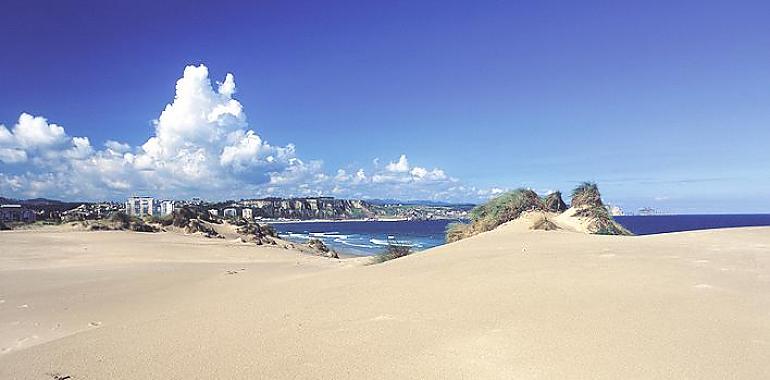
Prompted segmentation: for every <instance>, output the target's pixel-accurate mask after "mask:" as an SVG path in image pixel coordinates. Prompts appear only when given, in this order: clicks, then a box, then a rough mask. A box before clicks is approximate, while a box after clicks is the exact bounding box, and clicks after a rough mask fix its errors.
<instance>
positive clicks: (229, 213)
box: [222, 208, 238, 218]
mask: <svg viewBox="0 0 770 380" xmlns="http://www.w3.org/2000/svg"><path fill="white" fill-rule="evenodd" d="M222 215H223V216H224V217H225V218H235V216H236V215H238V210H236V209H234V208H226V209H224V210H223V211H222Z"/></svg>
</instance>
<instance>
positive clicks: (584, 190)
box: [571, 182, 604, 207]
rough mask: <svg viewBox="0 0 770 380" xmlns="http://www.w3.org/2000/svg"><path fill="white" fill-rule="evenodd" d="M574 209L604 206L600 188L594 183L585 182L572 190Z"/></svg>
mask: <svg viewBox="0 0 770 380" xmlns="http://www.w3.org/2000/svg"><path fill="white" fill-rule="evenodd" d="M571 206H572V207H585V206H590V207H595V206H604V203H602V195H601V193H599V187H598V186H596V184H595V183H593V182H583V183H581V184H580V185H578V186H577V187H576V188H575V189H574V190H572V202H571Z"/></svg>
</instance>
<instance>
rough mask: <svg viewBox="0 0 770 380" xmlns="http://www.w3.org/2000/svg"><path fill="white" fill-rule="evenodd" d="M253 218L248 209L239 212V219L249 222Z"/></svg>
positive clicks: (252, 213) (251, 212)
mask: <svg viewBox="0 0 770 380" xmlns="http://www.w3.org/2000/svg"><path fill="white" fill-rule="evenodd" d="M253 216H254V212H253V210H252V209H250V208H245V209H243V210H241V217H243V219H246V220H250V219H251V218H252V217H253Z"/></svg>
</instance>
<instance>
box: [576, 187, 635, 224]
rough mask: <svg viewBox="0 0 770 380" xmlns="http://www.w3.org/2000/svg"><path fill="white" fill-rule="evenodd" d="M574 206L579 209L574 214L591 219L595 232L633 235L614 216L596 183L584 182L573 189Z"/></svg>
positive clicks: (590, 222)
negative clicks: (605, 203)
mask: <svg viewBox="0 0 770 380" xmlns="http://www.w3.org/2000/svg"><path fill="white" fill-rule="evenodd" d="M572 207H574V208H576V209H577V210H576V212H575V215H574V216H576V217H580V218H587V219H589V229H590V230H592V231H593V233H595V234H598V235H633V234H632V233H631V231H629V230H627V229H626V228H625V227H623V226H621V225H620V223H618V222H616V221H615V219H613V218H612V215H610V212H609V211H608V210H607V207H606V206H605V205H604V202H602V195H601V193H599V187H598V186H596V184H595V183H592V182H583V183H582V184H580V185H578V187H576V188H575V189H574V190H573V191H572Z"/></svg>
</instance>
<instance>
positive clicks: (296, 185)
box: [0, 65, 476, 199]
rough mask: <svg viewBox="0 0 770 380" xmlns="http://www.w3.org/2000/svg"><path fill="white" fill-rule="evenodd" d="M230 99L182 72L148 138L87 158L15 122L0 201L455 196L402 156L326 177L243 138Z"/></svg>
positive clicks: (40, 122) (49, 133)
mask: <svg viewBox="0 0 770 380" xmlns="http://www.w3.org/2000/svg"><path fill="white" fill-rule="evenodd" d="M235 93H236V84H235V78H234V76H233V75H232V74H229V73H228V74H227V75H226V76H225V79H224V80H223V81H222V82H217V83H216V89H215V86H212V82H211V79H209V72H208V68H206V66H204V65H199V66H187V67H186V68H185V69H184V73H183V75H182V77H181V78H180V79H179V80H178V81H177V82H176V92H175V95H174V99H173V100H172V101H171V102H170V103H169V104H167V105H166V106H165V107H164V108H163V110H162V112H161V113H160V115H159V116H158V118H157V120H155V121H154V126H155V133H154V135H153V136H150V137H149V138H148V139H147V140H146V141H145V142H144V143H143V144H141V145H139V146H131V145H129V144H126V143H122V142H118V141H114V140H107V141H106V142H105V143H104V144H103V148H101V149H96V148H94V146H92V145H91V141H90V140H89V139H88V138H87V137H71V136H69V135H68V134H67V133H66V131H65V129H64V127H62V126H59V125H57V124H54V123H48V120H46V119H45V118H43V117H40V116H32V115H29V114H27V113H22V114H21V115H20V116H19V119H18V122H17V123H16V124H15V125H14V127H13V128H12V129H10V130H9V129H8V128H6V127H5V126H3V125H0V194H3V195H6V196H20V197H22V196H23V197H29V196H33V197H34V196H47V197H54V198H62V199H105V198H111V199H119V198H122V197H124V196H126V195H128V194H129V193H135V192H142V193H150V194H155V195H157V196H167V197H187V196H204V197H210V198H213V199H223V198H227V197H251V196H254V197H258V196H291V195H323V194H334V195H336V196H340V197H365V196H368V197H388V198H392V197H402V198H410V199H418V198H421V199H438V198H442V197H450V196H452V191H451V190H450V189H457V188H459V187H458V186H457V182H458V180H457V179H455V178H452V177H450V176H448V175H447V174H446V173H445V171H444V170H443V169H439V168H434V169H427V168H425V167H422V166H413V165H412V164H411V163H410V162H409V159H408V158H407V156H406V154H401V155H400V156H399V158H398V160H396V161H392V162H389V163H388V164H386V165H384V166H382V165H380V161H379V159H376V158H375V159H374V160H372V161H371V164H372V167H371V168H357V169H352V168H348V169H347V170H345V169H339V170H337V171H336V173H335V174H331V175H330V174H327V173H326V172H324V168H323V163H322V161H320V160H302V159H300V158H299V157H297V149H296V148H295V146H294V145H292V144H287V145H285V146H275V145H271V144H269V143H268V142H267V141H265V139H263V138H262V137H261V136H260V135H259V134H258V133H257V132H256V131H255V130H253V129H250V127H249V124H248V122H247V118H246V113H245V112H244V110H243V106H242V105H241V103H240V102H239V101H238V100H236V99H234V98H233V95H234V94H235ZM464 191H465V193H463V194H466V195H467V194H474V193H475V191H476V189H475V188H472V190H467V191H466V190H464ZM442 199H443V198H442Z"/></svg>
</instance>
